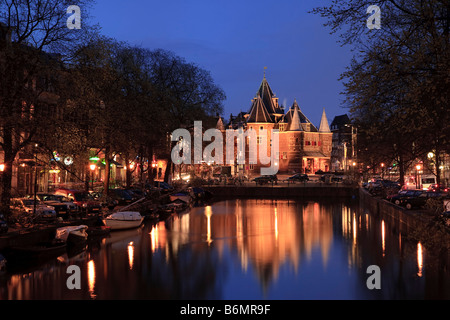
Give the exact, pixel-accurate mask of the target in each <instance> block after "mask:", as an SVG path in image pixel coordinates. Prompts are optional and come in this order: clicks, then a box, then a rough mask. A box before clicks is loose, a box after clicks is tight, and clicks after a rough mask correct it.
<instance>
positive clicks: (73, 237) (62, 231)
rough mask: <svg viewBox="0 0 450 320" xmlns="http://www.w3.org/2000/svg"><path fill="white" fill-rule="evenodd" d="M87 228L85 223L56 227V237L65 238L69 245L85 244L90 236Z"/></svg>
mask: <svg viewBox="0 0 450 320" xmlns="http://www.w3.org/2000/svg"><path fill="white" fill-rule="evenodd" d="M87 229H88V226H85V225H79V226H68V227H61V228H58V229H56V236H55V239H60V240H63V241H65V242H66V243H67V244H68V245H80V244H84V243H85V242H86V241H87V238H88V234H87V232H86V230H87Z"/></svg>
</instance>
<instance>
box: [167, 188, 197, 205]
mask: <svg viewBox="0 0 450 320" xmlns="http://www.w3.org/2000/svg"><path fill="white" fill-rule="evenodd" d="M176 200H181V201H184V202H186V203H191V201H192V196H191V193H190V192H189V191H180V192H177V193H174V194H171V195H170V201H171V202H174V201H176Z"/></svg>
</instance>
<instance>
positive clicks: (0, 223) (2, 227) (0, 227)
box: [0, 213, 8, 233]
mask: <svg viewBox="0 0 450 320" xmlns="http://www.w3.org/2000/svg"><path fill="white" fill-rule="evenodd" d="M6 232H8V223H7V222H6V219H5V216H4V215H3V214H1V213H0V233H6Z"/></svg>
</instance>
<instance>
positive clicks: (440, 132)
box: [312, 0, 450, 182]
mask: <svg viewBox="0 0 450 320" xmlns="http://www.w3.org/2000/svg"><path fill="white" fill-rule="evenodd" d="M372 4H373V3H371V2H370V1H365V0H348V1H332V4H331V5H330V6H326V7H320V8H316V9H314V10H313V11H312V12H313V13H316V14H320V15H321V16H323V17H325V18H327V22H326V24H325V25H326V26H328V27H331V32H332V33H337V32H340V31H342V32H340V37H341V42H342V43H343V44H344V45H346V44H347V45H352V46H353V47H354V50H355V52H356V53H355V57H354V59H353V61H352V64H351V65H350V66H349V67H348V70H347V72H346V73H344V74H343V76H342V78H341V80H346V81H347V82H346V83H345V86H346V90H345V94H346V95H347V100H346V103H347V106H348V107H349V108H350V110H351V113H352V116H353V118H355V119H357V120H358V121H359V122H360V123H362V124H365V125H367V123H369V122H370V121H371V120H372V121H379V123H377V124H373V126H376V127H377V130H373V128H370V127H365V128H360V129H359V132H362V133H364V131H366V133H367V134H369V135H371V136H372V137H373V138H375V139H379V140H380V141H385V142H387V143H388V145H389V146H390V147H391V148H390V149H392V154H393V155H394V156H396V158H397V160H398V161H399V165H400V173H401V178H403V173H404V171H405V170H406V168H407V166H408V164H410V163H411V161H412V160H413V159H414V158H416V157H420V156H423V155H424V154H426V153H427V152H428V151H430V148H431V149H434V150H442V149H447V150H448V145H449V143H450V141H449V135H448V132H449V121H448V120H449V114H448V105H449V97H448V95H449V91H448V85H449V84H450V80H449V77H450V75H449V72H448V70H450V54H449V43H450V42H449V28H450V3H449V2H448V1H443V0H428V1H421V0H408V1H406V0H380V1H378V2H377V5H378V6H379V7H380V9H381V18H382V19H381V29H379V30H369V29H368V28H366V20H367V18H368V15H367V8H368V7H369V6H370V5H372ZM374 116H376V117H374ZM371 117H372V118H371ZM371 140H373V139H369V140H367V141H369V142H370V141H371ZM367 147H368V148H370V146H367ZM374 152H376V150H374ZM436 174H437V176H438V180H439V178H440V177H439V176H440V173H439V170H437V172H436ZM401 181H402V182H403V179H402V180H401Z"/></svg>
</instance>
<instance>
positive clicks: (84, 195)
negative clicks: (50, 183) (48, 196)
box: [54, 189, 102, 213]
mask: <svg viewBox="0 0 450 320" xmlns="http://www.w3.org/2000/svg"><path fill="white" fill-rule="evenodd" d="M54 194H56V195H61V196H64V197H66V198H67V199H69V200H70V201H73V203H75V204H76V205H77V206H78V207H79V208H80V210H81V211H82V212H86V213H99V212H100V211H101V209H102V205H101V203H100V202H99V201H97V200H95V199H94V198H93V197H92V195H91V194H90V193H89V192H86V191H80V190H71V189H58V190H55V192H54Z"/></svg>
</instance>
